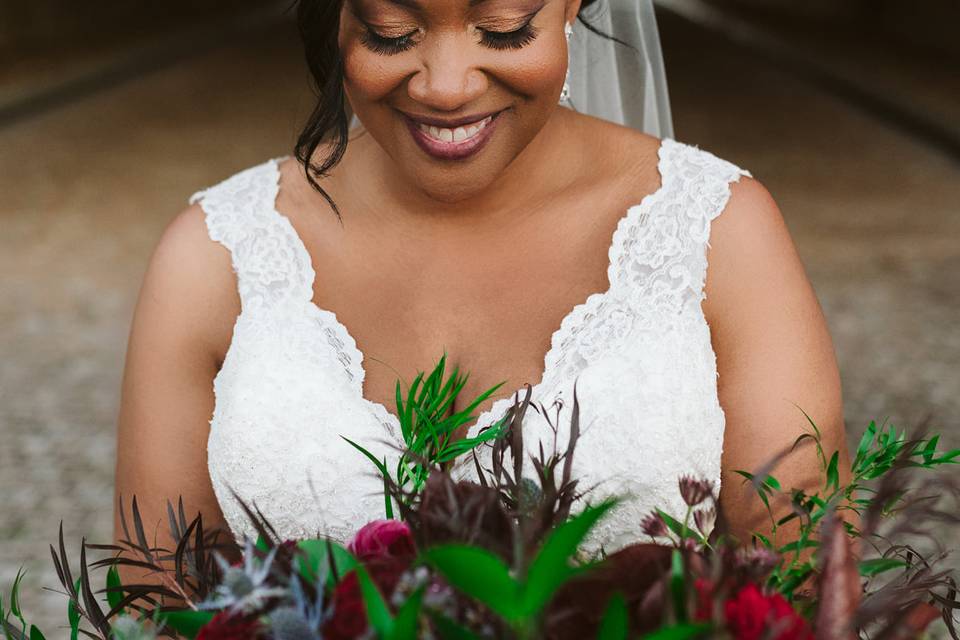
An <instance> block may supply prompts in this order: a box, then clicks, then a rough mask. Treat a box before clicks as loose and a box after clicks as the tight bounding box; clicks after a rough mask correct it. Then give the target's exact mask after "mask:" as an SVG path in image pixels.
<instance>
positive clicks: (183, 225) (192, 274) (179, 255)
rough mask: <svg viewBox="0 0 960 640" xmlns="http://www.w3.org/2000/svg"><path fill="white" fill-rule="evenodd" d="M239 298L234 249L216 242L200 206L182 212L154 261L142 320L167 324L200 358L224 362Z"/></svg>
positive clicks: (145, 290)
mask: <svg viewBox="0 0 960 640" xmlns="http://www.w3.org/2000/svg"><path fill="white" fill-rule="evenodd" d="M239 313H240V297H239V293H238V292H237V283H236V276H235V275H234V273H233V268H232V266H231V258H230V253H229V251H228V250H227V249H226V248H225V247H224V246H223V245H221V244H219V243H217V242H214V241H213V240H211V238H210V235H209V232H208V230H207V224H206V220H205V213H204V211H203V209H202V207H201V206H200V205H199V204H194V205H191V206H190V207H188V208H186V209H184V210H183V211H181V212H180V213H178V214H177V215H176V216H175V217H174V218H173V219H172V220H171V221H170V222H169V223H168V225H167V227H166V228H165V229H164V231H163V233H162V234H161V236H160V239H159V241H158V242H157V245H156V248H155V249H154V251H153V254H152V255H151V257H150V261H149V264H148V266H147V271H146V274H145V276H144V281H143V286H142V288H141V292H140V299H139V301H138V303H137V315H138V316H139V321H141V322H146V323H148V324H153V323H162V324H164V325H165V330H166V331H167V332H169V333H171V334H173V333H176V334H179V335H181V336H183V337H185V338H187V337H188V338H189V340H190V341H191V342H193V343H194V345H195V346H196V347H197V348H198V349H199V352H198V357H214V358H216V359H218V361H219V360H222V357H223V354H225V353H226V348H227V346H228V344H229V340H230V336H231V333H232V326H233V322H234V320H235V319H236V316H237V315H238V314H239Z"/></svg>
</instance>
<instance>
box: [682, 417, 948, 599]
mask: <svg viewBox="0 0 960 640" xmlns="http://www.w3.org/2000/svg"><path fill="white" fill-rule="evenodd" d="M801 411H802V410H801ZM804 416H805V417H806V419H807V421H808V422H809V423H810V425H811V427H812V432H811V433H807V434H804V435H802V436H800V438H798V439H797V441H796V442H795V443H794V448H795V447H796V446H797V445H799V444H800V443H802V442H804V441H806V440H809V441H812V442H813V444H814V445H815V447H816V453H817V458H818V460H819V463H820V470H821V473H822V474H823V478H824V481H823V486H822V489H821V490H819V491H816V492H813V493H808V492H806V491H803V490H799V489H793V490H789V491H786V490H784V489H783V487H782V486H781V484H780V482H779V481H778V480H777V479H776V478H775V477H774V476H772V475H767V476H766V477H765V478H764V479H763V480H760V479H759V478H758V477H756V476H755V475H754V474H752V473H749V472H746V471H736V473H738V474H739V475H741V476H742V477H743V478H745V479H746V481H749V482H752V483H753V486H754V488H755V490H756V491H757V495H758V496H759V498H760V500H761V502H763V505H764V507H765V508H766V510H767V513H768V514H769V517H770V523H771V531H770V535H769V536H767V535H764V534H761V533H759V532H755V533H754V534H753V537H754V541H755V543H757V544H759V545H761V546H763V547H766V548H768V549H771V550H773V551H776V552H777V553H778V554H779V555H780V557H781V562H780V564H779V565H778V566H777V567H776V569H775V570H774V571H773V573H772V574H771V576H770V578H769V581H768V586H770V587H771V588H775V589H777V590H779V591H780V592H781V593H783V594H784V595H785V596H786V597H788V598H792V597H793V594H794V591H795V590H796V589H797V588H798V587H800V586H801V585H803V584H804V583H805V582H806V581H807V580H808V579H809V578H810V577H811V576H812V575H813V574H814V573H815V572H816V570H817V554H816V551H817V550H818V549H819V547H820V540H819V530H820V525H821V524H822V523H823V521H824V519H825V518H826V517H827V516H828V515H829V514H830V513H832V512H834V511H836V512H838V513H843V512H849V513H852V514H855V515H856V517H855V518H850V520H856V521H858V522H859V521H860V519H861V518H863V517H864V516H867V515H868V513H867V512H868V511H869V510H871V509H872V510H874V511H877V513H876V514H875V515H877V516H878V517H890V516H893V515H895V514H896V513H897V512H898V510H899V509H900V508H901V507H902V505H903V500H904V497H905V494H906V491H892V492H891V491H886V492H881V491H880V490H879V489H878V486H877V485H878V483H879V482H880V481H881V480H883V479H884V478H886V477H887V476H888V475H889V474H891V472H893V471H894V470H896V469H908V468H916V469H935V468H937V467H940V466H943V465H948V464H956V463H957V462H958V460H960V449H954V450H949V451H943V450H940V449H939V448H938V445H939V439H940V438H939V436H933V437H932V438H929V439H925V438H915V439H911V438H908V437H907V433H906V431H901V430H898V429H897V428H896V427H894V426H892V425H891V426H881V427H878V426H877V424H876V422H874V421H872V422H871V423H870V425H869V426H868V427H867V429H866V431H865V432H864V434H863V436H862V437H861V438H860V441H859V443H858V445H857V449H856V454H855V456H854V459H853V461H852V463H851V477H850V480H849V482H847V483H846V484H841V483H840V453H839V451H834V452H832V453H829V454H828V452H826V451H825V450H824V448H823V439H822V437H821V433H820V429H819V428H818V427H817V425H816V424H815V423H814V421H813V420H812V419H811V418H810V416H809V415H807V414H806V413H805V412H804ZM775 495H786V496H789V500H790V505H791V512H790V513H789V514H787V515H785V516H782V517H779V518H778V517H776V516H775V515H774V512H773V508H772V507H771V499H772V498H773V497H774V496H775ZM878 500H880V504H879V505H878ZM795 520H798V521H799V532H798V535H797V536H796V537H795V538H794V539H792V540H790V541H789V542H786V543H783V542H782V541H780V540H779V537H780V536H778V532H779V530H780V528H781V527H783V525H785V524H787V523H791V522H793V521H795ZM668 524H669V523H668ZM843 525H844V527H845V530H846V533H847V535H849V536H851V537H855V538H858V537H861V536H862V535H863V533H864V532H863V531H861V529H860V526H859V525H857V524H853V523H852V522H849V521H846V522H844V523H843ZM673 528H674V527H671V529H673ZM809 550H813V551H814V553H812V554H811V553H805V552H807V551H809ZM907 566H908V562H905V561H903V560H902V559H896V558H885V557H884V558H873V559H868V560H863V561H861V563H860V567H859V568H860V573H861V575H862V576H864V577H867V578H869V577H873V576H876V575H879V574H882V573H885V572H887V571H891V570H894V569H901V568H905V567H907Z"/></svg>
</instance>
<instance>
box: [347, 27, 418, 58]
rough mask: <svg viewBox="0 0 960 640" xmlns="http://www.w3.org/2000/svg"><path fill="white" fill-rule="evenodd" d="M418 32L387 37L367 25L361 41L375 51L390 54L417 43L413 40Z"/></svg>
mask: <svg viewBox="0 0 960 640" xmlns="http://www.w3.org/2000/svg"><path fill="white" fill-rule="evenodd" d="M416 34H417V31H416V30H413V31H411V32H410V33H406V34H404V35H402V36H399V37H396V38H387V37H384V36H381V35H380V34H378V33H377V32H376V31H374V30H373V29H371V28H370V27H369V26H367V28H366V29H365V30H364V32H363V34H362V35H361V36H360V41H361V42H362V43H363V44H364V46H366V47H367V48H368V49H370V50H371V51H373V52H374V53H379V54H380V55H382V56H389V55H394V54H397V53H403V52H404V51H406V50H407V49H409V48H411V47H412V46H413V45H414V44H415V43H414V42H413V36H415V35H416Z"/></svg>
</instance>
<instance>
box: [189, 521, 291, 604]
mask: <svg viewBox="0 0 960 640" xmlns="http://www.w3.org/2000/svg"><path fill="white" fill-rule="evenodd" d="M276 553H277V548H276V547H274V548H273V549H271V550H270V553H269V554H267V557H266V558H264V559H263V560H262V561H261V560H259V559H258V558H257V556H256V553H255V551H254V547H253V543H252V542H251V541H250V540H249V539H247V541H246V544H245V546H244V551H243V565H242V566H230V565H229V564H228V563H227V561H226V560H224V559H223V557H222V556H220V554H215V555H214V557H215V558H216V560H217V564H219V565H220V569H221V571H222V572H223V578H222V580H221V581H220V584H219V585H217V588H216V589H215V590H214V592H213V596H212V597H211V598H210V599H209V600H207V601H206V602H203V603H201V604H200V608H201V609H229V612H230V613H232V614H233V613H252V612H255V611H257V610H258V609H261V608H262V607H263V606H264V604H265V602H266V601H267V600H268V599H270V598H274V597H278V596H283V595H285V594H286V590H284V589H282V588H280V587H272V586H270V585H269V584H267V578H268V577H269V575H270V566H271V564H272V563H273V558H274V556H275V555H276Z"/></svg>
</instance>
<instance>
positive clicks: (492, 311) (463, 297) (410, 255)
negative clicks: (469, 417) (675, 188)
mask: <svg viewBox="0 0 960 640" xmlns="http://www.w3.org/2000/svg"><path fill="white" fill-rule="evenodd" d="M614 206H616V205H614ZM622 206H623V208H622V209H619V210H617V209H616V208H613V207H610V208H609V209H608V210H607V211H600V212H598V213H597V214H596V215H592V216H590V215H584V214H582V213H581V214H580V215H578V214H577V212H575V211H573V210H571V209H563V208H561V209H553V211H552V212H551V214H550V216H551V217H550V218H549V219H547V218H545V217H542V216H539V217H538V216H531V217H528V218H527V219H525V220H524V222H523V223H522V224H517V225H515V226H514V227H512V228H507V229H505V230H500V231H498V232H492V231H478V232H475V233H467V234H450V235H446V236H444V235H442V234H439V235H438V236H437V237H426V238H423V237H416V236H413V237H407V238H405V239H403V240H401V241H398V242H376V241H369V240H365V239H364V238H363V237H360V236H362V234H356V235H355V236H354V235H351V233H350V231H345V232H344V233H343V236H342V237H341V238H339V239H337V242H336V246H332V245H330V244H328V243H326V242H323V243H319V244H321V245H323V246H318V247H317V250H315V251H314V252H313V258H312V260H313V263H314V269H315V271H316V273H317V274H321V275H318V277H317V281H316V283H315V286H314V290H313V296H314V297H313V302H314V304H315V305H317V306H318V307H319V308H321V309H324V310H330V311H332V312H334V313H335V314H336V317H337V320H338V321H339V323H341V324H342V325H343V328H344V329H345V331H347V332H349V334H350V337H351V338H352V339H353V340H354V341H355V342H356V345H357V350H358V352H359V353H360V354H361V355H362V357H363V377H364V380H363V395H364V397H365V398H367V399H369V400H371V401H373V402H375V403H379V404H382V405H384V406H386V407H389V408H390V409H391V410H393V409H394V407H395V385H396V382H397V380H398V379H400V380H401V381H402V382H401V384H409V382H410V381H411V380H413V378H414V377H415V376H416V375H417V373H418V372H420V371H430V370H431V369H432V368H433V367H434V365H435V364H436V362H437V360H438V359H439V358H440V356H441V355H443V354H446V355H447V360H448V363H449V364H450V365H451V366H456V367H458V368H459V369H460V371H461V372H467V373H469V374H470V377H469V378H468V380H467V383H466V386H465V387H464V389H463V392H462V393H461V395H460V397H459V399H458V401H457V404H456V406H454V407H453V408H452V409H453V410H457V409H459V408H461V407H462V406H463V405H465V404H467V403H469V402H470V401H471V400H472V399H473V398H474V397H476V396H477V395H479V394H481V393H482V392H483V391H485V390H487V389H489V388H490V387H493V386H494V385H497V384H499V383H503V386H502V387H501V388H500V389H499V390H498V391H497V392H496V393H494V394H493V395H492V396H491V397H490V398H489V399H488V400H487V401H486V402H485V403H484V404H482V405H481V406H480V407H479V410H480V411H487V410H489V409H490V407H491V406H492V403H493V402H494V401H495V400H497V399H499V398H503V397H506V396H509V395H511V394H512V392H513V391H514V390H516V389H519V388H521V387H523V386H524V385H526V384H530V385H535V384H537V383H538V382H540V381H541V379H542V377H543V375H544V369H545V357H546V356H547V355H548V353H549V351H550V350H551V345H552V342H553V341H554V340H555V337H556V333H557V332H558V330H559V328H560V326H561V324H562V323H563V322H564V320H565V319H566V318H569V317H570V315H571V313H572V311H573V310H574V309H575V308H576V307H577V306H578V305H581V304H582V303H584V302H585V301H586V300H587V299H588V298H589V297H590V296H591V295H593V294H597V293H599V292H604V291H606V290H607V289H608V287H609V279H608V267H609V264H610V262H609V258H608V250H609V248H610V245H611V239H612V237H613V235H614V232H615V229H616V227H617V225H618V222H619V221H620V220H621V218H622V217H623V215H624V212H625V211H626V209H627V208H628V206H629V205H627V204H623V205H622ZM347 265H349V266H347ZM358 265H359V266H358Z"/></svg>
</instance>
